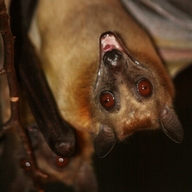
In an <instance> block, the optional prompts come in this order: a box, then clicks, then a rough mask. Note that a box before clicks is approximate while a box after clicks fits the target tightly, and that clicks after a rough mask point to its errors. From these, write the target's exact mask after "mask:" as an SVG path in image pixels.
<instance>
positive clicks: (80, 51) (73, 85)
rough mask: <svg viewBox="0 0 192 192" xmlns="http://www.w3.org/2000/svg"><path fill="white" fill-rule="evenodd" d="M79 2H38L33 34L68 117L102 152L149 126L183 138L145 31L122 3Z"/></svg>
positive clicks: (108, 0)
mask: <svg viewBox="0 0 192 192" xmlns="http://www.w3.org/2000/svg"><path fill="white" fill-rule="evenodd" d="M76 3H77V2H76V1H73V2H69V1H62V2H60V1H59V0H55V1H54V2H53V1H45V0H41V1H39V3H38V5H37V9H36V12H35V16H34V18H33V21H32V25H31V28H30V34H29V36H30V38H31V40H32V42H33V44H34V46H35V48H36V51H37V55H38V57H39V58H40V60H41V61H42V68H43V70H44V72H45V74H46V77H47V80H48V83H49V85H50V87H51V90H52V92H53V94H54V97H55V100H56V102H57V105H58V108H59V111H60V113H61V115H62V117H63V118H64V119H65V120H66V121H67V122H69V123H70V124H71V125H73V127H75V128H76V130H77V132H78V130H83V132H89V133H94V134H95V135H96V138H95V143H94V145H95V149H96V152H98V154H99V156H104V155H105V154H106V153H108V152H109V151H110V150H111V148H112V147H113V146H114V143H115V141H116V139H118V140H123V139H124V138H126V137H128V136H129V135H131V134H132V133H134V132H135V131H137V130H144V129H147V128H148V129H155V128H158V127H162V130H163V131H164V132H165V133H166V134H167V135H168V136H169V137H171V138H172V139H173V140H174V141H176V142H181V141H182V137H183V131H182V127H181V125H180V122H179V121H178V119H177V117H176V115H175V113H174V111H173V110H172V108H173V106H172V100H173V97H174V89H173V85H172V82H171V80H170V77H169V76H168V74H167V73H166V71H165V69H164V67H163V64H162V62H161V60H160V58H159V56H158V55H157V53H156V51H155V49H154V46H153V44H152V43H151V41H150V38H149V37H148V36H147V34H146V33H145V32H144V31H143V29H142V28H140V27H139V26H138V25H137V24H136V23H135V21H133V19H132V18H131V17H130V16H129V15H128V13H127V12H126V11H125V10H124V8H123V7H122V5H121V4H120V2H119V1H116V0H106V1H102V2H101V1H99V2H98V1H96V0H94V1H91V2H90V1H88V0H80V1H78V6H77V5H76ZM106 31H113V32H115V33H116V34H118V35H119V36H120V38H121V40H120V39H119V37H118V36H117V35H115V34H114V33H112V32H108V33H104V32H106ZM103 33H104V34H103ZM101 34H103V35H101ZM100 36H101V37H100ZM99 38H100V39H99Z"/></svg>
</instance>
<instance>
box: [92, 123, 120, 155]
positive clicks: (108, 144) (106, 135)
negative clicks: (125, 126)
mask: <svg viewBox="0 0 192 192" xmlns="http://www.w3.org/2000/svg"><path fill="white" fill-rule="evenodd" d="M116 140H117V139H116V135H115V132H114V131H113V129H111V128H110V127H108V126H107V125H101V128H100V131H99V133H98V134H97V136H96V137H95V141H94V147H95V152H96V154H97V155H98V157H99V158H103V157H105V156H106V155H108V154H109V152H110V151H111V150H112V149H113V147H114V146H115V143H116Z"/></svg>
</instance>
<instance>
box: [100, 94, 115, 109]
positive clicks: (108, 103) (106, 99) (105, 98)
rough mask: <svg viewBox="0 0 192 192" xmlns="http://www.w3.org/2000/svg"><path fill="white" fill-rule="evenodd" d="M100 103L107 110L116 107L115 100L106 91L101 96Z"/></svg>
mask: <svg viewBox="0 0 192 192" xmlns="http://www.w3.org/2000/svg"><path fill="white" fill-rule="evenodd" d="M100 103H101V105H102V106H103V107H104V108H105V109H106V110H111V109H112V108H113V107H114V106H115V98H114V96H113V94H112V93H111V92H109V91H104V92H102V93H101V95H100Z"/></svg>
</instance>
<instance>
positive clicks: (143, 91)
mask: <svg viewBox="0 0 192 192" xmlns="http://www.w3.org/2000/svg"><path fill="white" fill-rule="evenodd" d="M137 91H138V92H139V94H140V95H141V96H143V97H149V96H151V94H152V91H153V86H152V84H151V82H150V81H149V80H148V79H145V78H143V79H140V80H139V81H138V82H137Z"/></svg>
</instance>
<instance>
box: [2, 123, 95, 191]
mask: <svg viewBox="0 0 192 192" xmlns="http://www.w3.org/2000/svg"><path fill="white" fill-rule="evenodd" d="M26 131H27V133H28V135H29V138H30V141H31V146H32V149H33V154H34V157H35V159H36V164H37V166H38V168H39V169H40V170H41V171H42V172H43V173H44V177H43V178H42V177H41V178H39V181H38V184H39V186H38V187H41V188H44V187H45V186H46V184H47V183H49V184H50V183H59V182H60V183H62V184H64V185H65V186H72V187H73V189H74V191H76V192H89V191H94V192H95V191H97V182H96V178H95V175H94V173H93V169H92V166H91V160H90V159H91V158H90V153H87V154H86V151H89V150H90V148H91V145H90V146H86V147H85V149H84V152H81V156H76V157H71V158H62V157H60V156H57V155H56V154H55V153H54V152H53V151H52V150H51V149H50V148H49V146H48V145H47V143H46V142H45V139H44V138H43V136H42V134H41V133H40V131H39V130H38V127H37V126H36V125H35V124H33V125H29V126H28V127H27V129H26ZM10 143H11V144H10ZM0 145H2V147H3V150H2V154H1V156H0V160H1V164H0V170H1V175H0V176H1V180H0V185H1V191H9V192H21V191H23V192H24V191H26V192H28V191H38V190H37V186H35V185H34V182H33V178H32V177H31V176H30V164H29V162H28V159H27V154H26V151H25V149H24V147H23V143H22V141H21V139H20V137H19V136H18V134H17V130H16V129H15V128H13V129H10V130H8V131H7V133H6V134H5V136H4V138H3V139H2V140H1V143H0ZM82 154H83V155H82ZM87 178H89V182H87Z"/></svg>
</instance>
